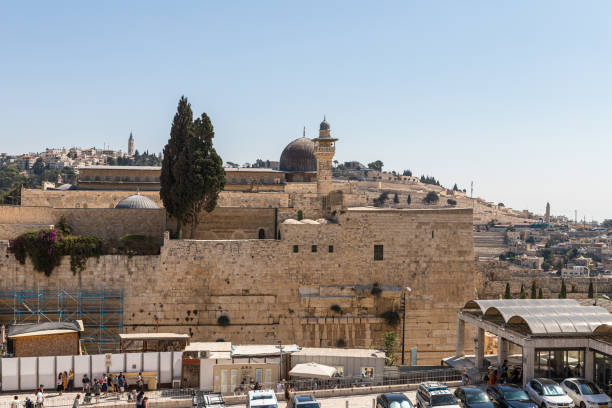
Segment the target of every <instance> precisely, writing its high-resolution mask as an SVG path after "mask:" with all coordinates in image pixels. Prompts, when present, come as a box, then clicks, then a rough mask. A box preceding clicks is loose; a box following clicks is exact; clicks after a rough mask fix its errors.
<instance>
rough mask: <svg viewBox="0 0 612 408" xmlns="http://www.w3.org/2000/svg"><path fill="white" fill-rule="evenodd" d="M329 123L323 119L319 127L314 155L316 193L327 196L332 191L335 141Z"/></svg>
mask: <svg viewBox="0 0 612 408" xmlns="http://www.w3.org/2000/svg"><path fill="white" fill-rule="evenodd" d="M329 129H330V128H329V123H327V120H326V119H325V117H323V122H321V125H320V126H319V137H318V138H316V139H312V140H313V142H315V149H314V155H315V157H316V158H317V193H319V194H328V193H329V192H330V191H331V190H332V161H333V160H334V154H335V153H336V141H337V140H338V139H332V138H331V134H330V130H329Z"/></svg>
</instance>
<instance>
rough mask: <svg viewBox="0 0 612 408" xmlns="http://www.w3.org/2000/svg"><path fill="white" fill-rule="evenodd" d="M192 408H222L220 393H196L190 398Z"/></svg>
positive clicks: (222, 402)
mask: <svg viewBox="0 0 612 408" xmlns="http://www.w3.org/2000/svg"><path fill="white" fill-rule="evenodd" d="M192 405H193V408H224V407H225V401H223V396H222V395H221V393H220V392H202V391H196V393H195V394H194V396H193V398H192Z"/></svg>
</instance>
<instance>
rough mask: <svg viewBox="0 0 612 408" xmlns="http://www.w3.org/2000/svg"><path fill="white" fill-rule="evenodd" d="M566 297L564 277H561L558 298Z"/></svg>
mask: <svg viewBox="0 0 612 408" xmlns="http://www.w3.org/2000/svg"><path fill="white" fill-rule="evenodd" d="M566 298H567V288H566V287H565V279H561V291H560V292H559V299H566Z"/></svg>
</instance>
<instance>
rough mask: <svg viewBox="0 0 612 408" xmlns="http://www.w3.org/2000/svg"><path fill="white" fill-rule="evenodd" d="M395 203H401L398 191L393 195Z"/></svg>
mask: <svg viewBox="0 0 612 408" xmlns="http://www.w3.org/2000/svg"><path fill="white" fill-rule="evenodd" d="M393 204H399V197H398V196H397V193H395V195H394V196H393Z"/></svg>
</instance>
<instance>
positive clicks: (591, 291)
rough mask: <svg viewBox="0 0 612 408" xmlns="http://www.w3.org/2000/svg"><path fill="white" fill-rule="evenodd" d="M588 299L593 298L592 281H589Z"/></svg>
mask: <svg viewBox="0 0 612 408" xmlns="http://www.w3.org/2000/svg"><path fill="white" fill-rule="evenodd" d="M589 299H593V281H592V280H591V281H589Z"/></svg>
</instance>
